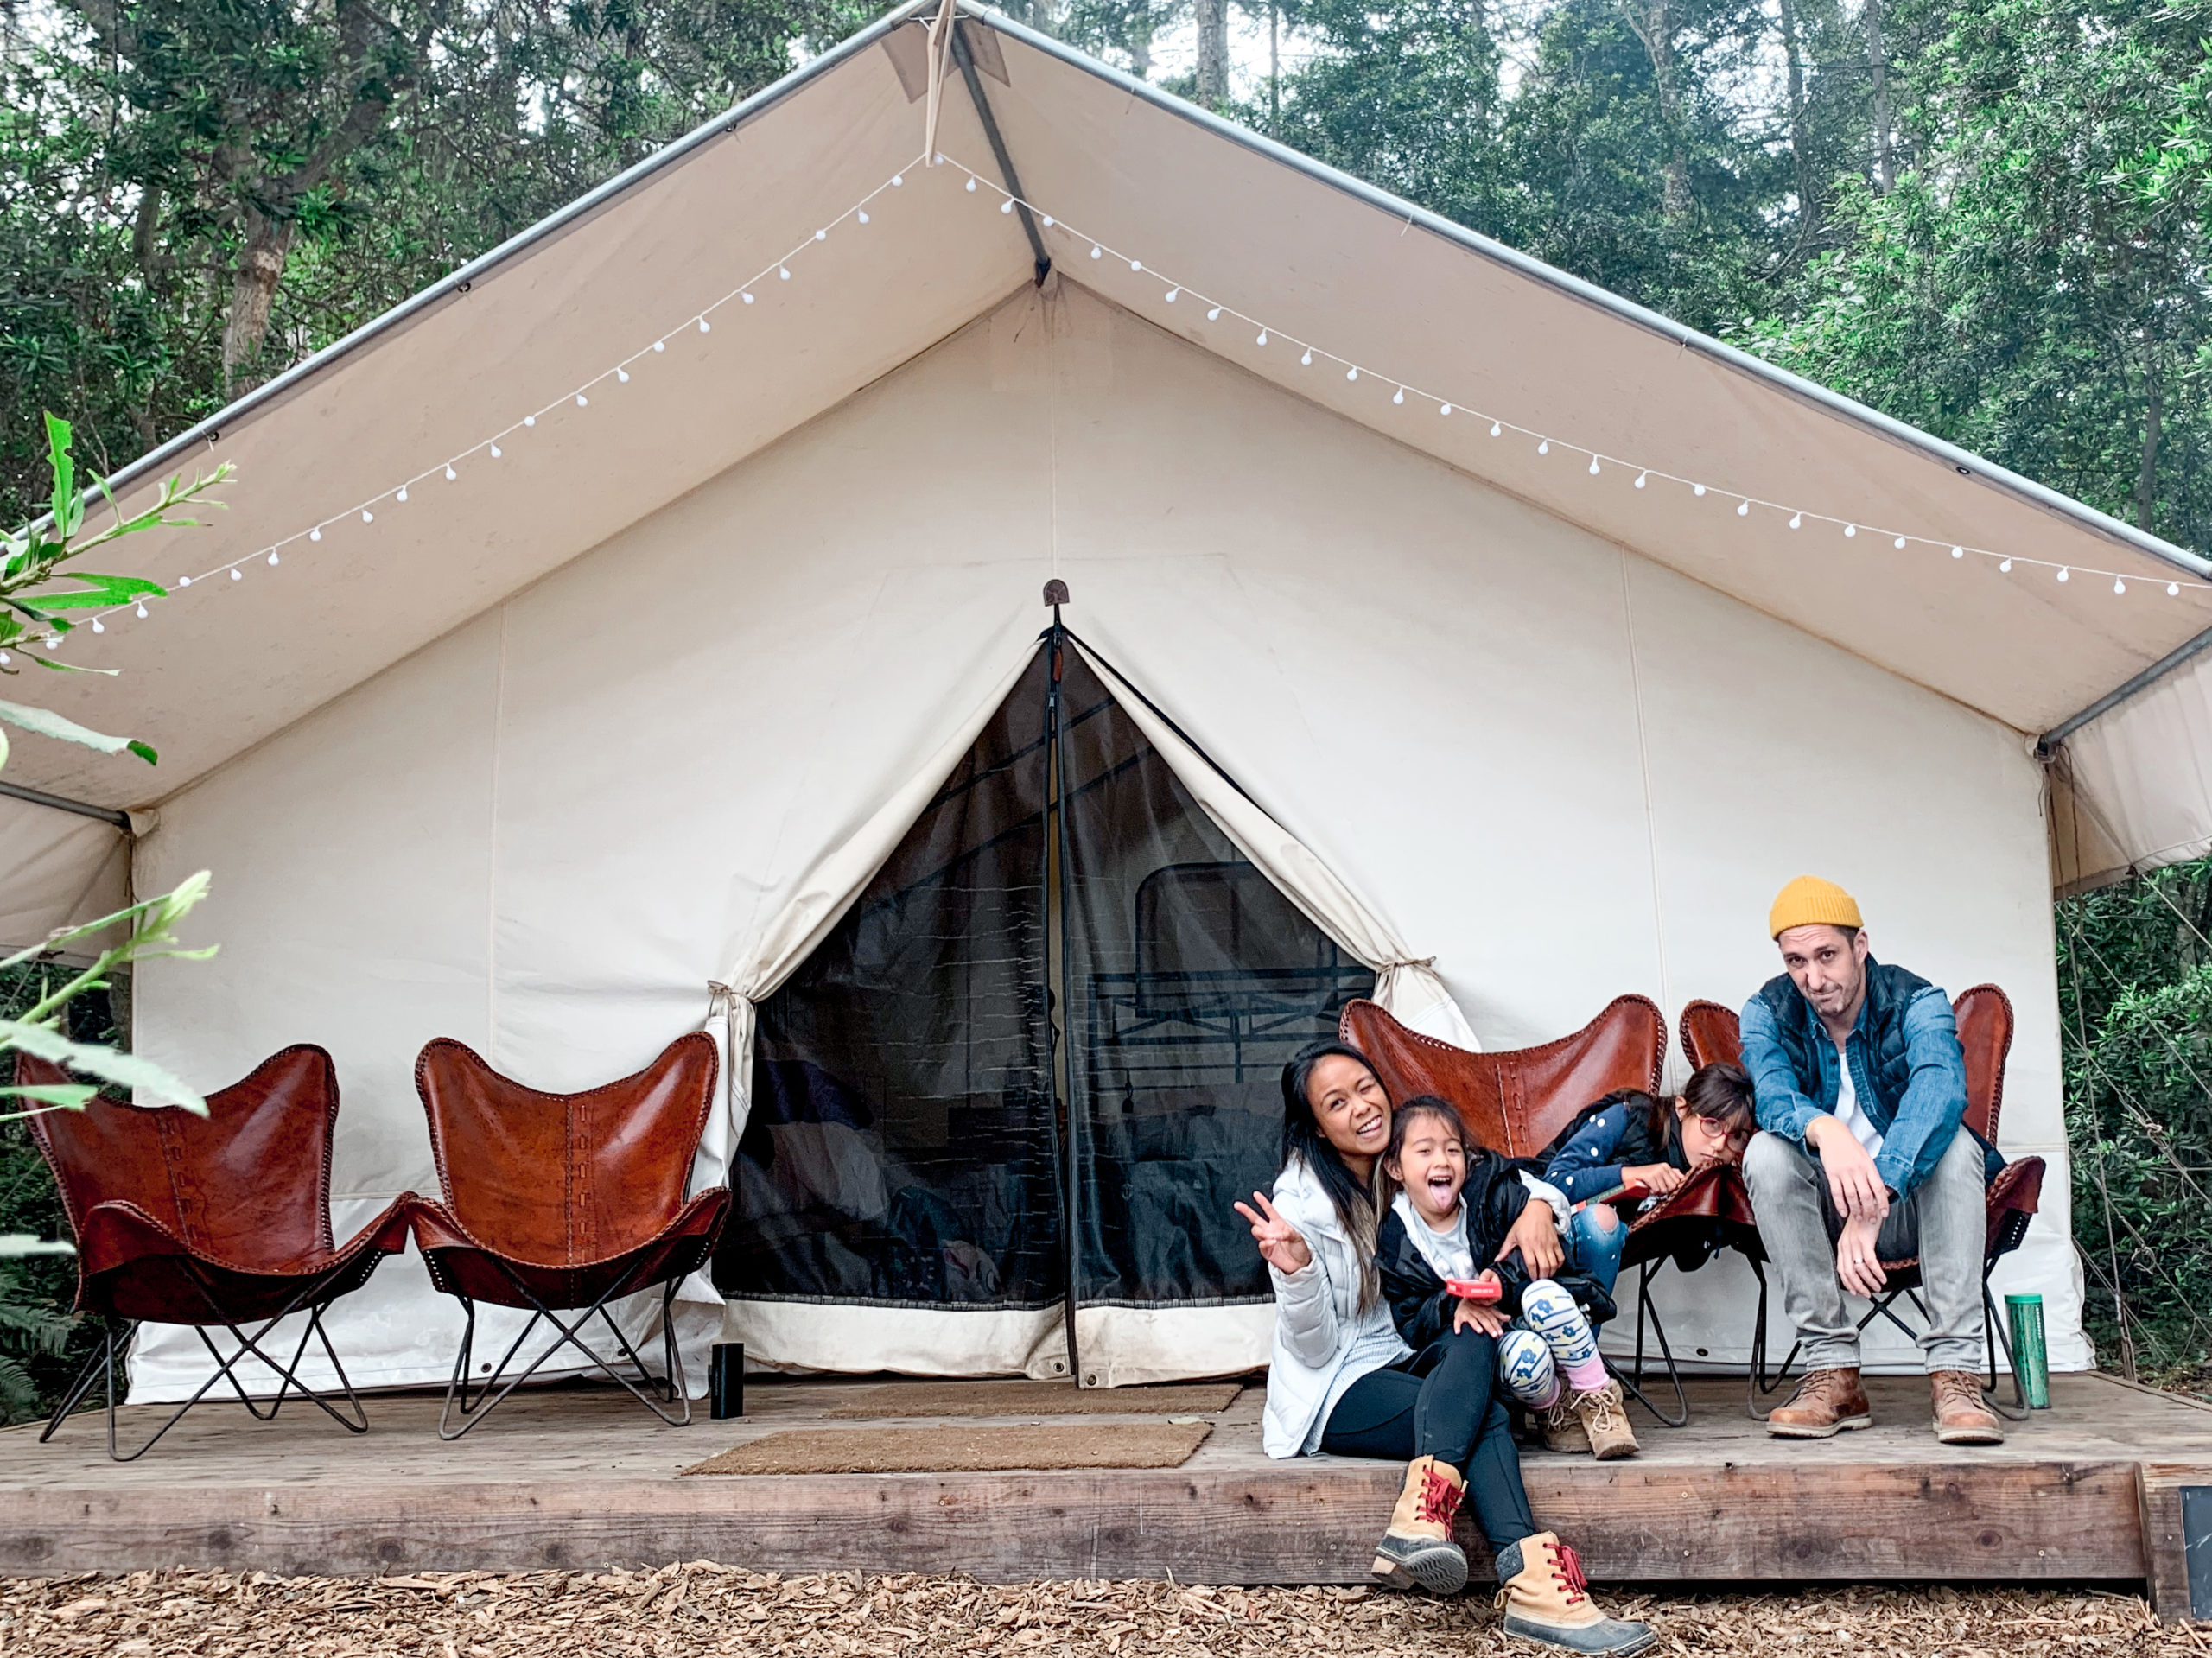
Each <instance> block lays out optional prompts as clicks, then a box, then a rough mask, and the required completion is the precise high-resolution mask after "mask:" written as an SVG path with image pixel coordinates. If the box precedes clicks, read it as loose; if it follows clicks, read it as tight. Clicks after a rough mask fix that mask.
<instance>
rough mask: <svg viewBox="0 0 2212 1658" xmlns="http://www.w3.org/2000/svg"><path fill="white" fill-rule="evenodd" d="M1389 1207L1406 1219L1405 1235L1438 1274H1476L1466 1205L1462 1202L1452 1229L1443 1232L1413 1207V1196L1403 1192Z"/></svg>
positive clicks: (1447, 1277)
mask: <svg viewBox="0 0 2212 1658" xmlns="http://www.w3.org/2000/svg"><path fill="white" fill-rule="evenodd" d="M1390 1207H1391V1208H1393V1209H1395V1210H1397V1211H1398V1218H1399V1219H1400V1220H1401V1221H1402V1222H1404V1223H1405V1228H1406V1236H1408V1237H1410V1238H1411V1239H1412V1240H1413V1241H1414V1248H1416V1249H1418V1250H1420V1251H1421V1255H1422V1258H1423V1259H1424V1260H1426V1261H1427V1262H1428V1264H1429V1267H1430V1269H1431V1270H1432V1271H1433V1272H1434V1273H1435V1274H1436V1275H1437V1276H1438V1277H1439V1278H1445V1279H1451V1278H1459V1279H1468V1278H1472V1277H1473V1276H1474V1275H1475V1252H1474V1248H1473V1246H1472V1245H1471V1244H1470V1243H1469V1242H1467V1205H1466V1204H1465V1203H1462V1204H1460V1205H1459V1210H1458V1211H1457V1212H1456V1213H1455V1214H1454V1215H1453V1217H1452V1228H1451V1230H1449V1231H1447V1232H1440V1231H1438V1230H1437V1229H1435V1228H1434V1227H1433V1226H1431V1225H1430V1224H1429V1223H1428V1222H1427V1219H1426V1218H1424V1217H1423V1216H1422V1214H1421V1210H1417V1209H1415V1208H1414V1200H1413V1198H1412V1197H1410V1196H1409V1195H1408V1194H1407V1193H1405V1192H1400V1193H1399V1194H1398V1195H1397V1196H1396V1197H1395V1198H1393V1199H1392V1200H1391V1203H1390Z"/></svg>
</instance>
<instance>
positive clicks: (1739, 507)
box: [1736, 500, 1751, 518]
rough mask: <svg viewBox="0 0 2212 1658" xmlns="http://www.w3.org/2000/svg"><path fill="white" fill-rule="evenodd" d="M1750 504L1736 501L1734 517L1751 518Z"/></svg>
mask: <svg viewBox="0 0 2212 1658" xmlns="http://www.w3.org/2000/svg"><path fill="white" fill-rule="evenodd" d="M1736 516H1737V517H1738V518H1749V517H1751V503H1750V502H1749V501H1747V500H1745V501H1738V502H1737V503H1736Z"/></svg>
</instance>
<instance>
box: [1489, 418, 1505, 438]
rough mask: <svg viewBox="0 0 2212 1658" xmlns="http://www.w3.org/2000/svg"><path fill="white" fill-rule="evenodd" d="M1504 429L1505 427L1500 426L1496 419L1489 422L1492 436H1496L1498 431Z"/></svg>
mask: <svg viewBox="0 0 2212 1658" xmlns="http://www.w3.org/2000/svg"><path fill="white" fill-rule="evenodd" d="M1504 429H1505V428H1504V427H1503V426H1501V425H1499V424H1498V423H1497V422H1496V421H1492V422H1491V423H1490V435H1491V436H1492V437H1496V436H1497V435H1498V434H1499V433H1501V432H1503V430H1504Z"/></svg>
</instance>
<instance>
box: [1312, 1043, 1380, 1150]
mask: <svg viewBox="0 0 2212 1658" xmlns="http://www.w3.org/2000/svg"><path fill="white" fill-rule="evenodd" d="M1306 1103H1307V1104H1308V1105H1310V1106H1312V1107H1313V1121H1315V1122H1316V1123H1318V1124H1319V1126H1320V1129H1321V1138H1322V1139H1324V1140H1327V1141H1328V1142H1329V1144H1330V1145H1332V1146H1333V1147H1336V1148H1337V1152H1338V1155H1339V1156H1343V1157H1363V1158H1376V1157H1380V1156H1381V1155H1382V1154H1383V1148H1384V1147H1387V1146H1389V1143H1390V1096H1389V1095H1387V1094H1385V1093H1384V1092H1383V1084H1382V1083H1380V1082H1378V1081H1377V1080H1376V1076H1375V1073H1374V1072H1373V1071H1371V1070H1369V1069H1368V1068H1367V1067H1366V1066H1365V1065H1363V1064H1360V1063H1359V1061H1358V1060H1357V1059H1353V1058H1348V1057H1346V1056H1345V1055H1344V1054H1341V1053H1332V1054H1328V1055H1325V1057H1324V1058H1322V1059H1321V1061H1320V1062H1319V1064H1316V1065H1315V1066H1314V1067H1313V1074H1312V1075H1311V1076H1309V1077H1307V1078H1306Z"/></svg>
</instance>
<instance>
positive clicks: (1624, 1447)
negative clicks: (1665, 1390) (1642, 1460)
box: [1569, 1376, 1643, 1462]
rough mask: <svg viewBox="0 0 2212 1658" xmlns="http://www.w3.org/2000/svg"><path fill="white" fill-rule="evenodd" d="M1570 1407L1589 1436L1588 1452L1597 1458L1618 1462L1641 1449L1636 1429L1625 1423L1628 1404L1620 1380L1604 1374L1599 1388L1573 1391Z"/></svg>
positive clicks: (1603, 1460) (1602, 1460)
mask: <svg viewBox="0 0 2212 1658" xmlns="http://www.w3.org/2000/svg"><path fill="white" fill-rule="evenodd" d="M1569 1408H1570V1409H1572V1410H1573V1412H1574V1414H1575V1419H1576V1420H1578V1421H1580V1423H1581V1424H1582V1431H1583V1432H1584V1433H1586V1434H1587V1435H1588V1436H1589V1439H1590V1454H1591V1455H1592V1456H1593V1457H1595V1458H1597V1459H1598V1460H1599V1462H1617V1461H1618V1460H1619V1459H1620V1458H1623V1457H1633V1456H1634V1455H1636V1453H1637V1452H1639V1451H1641V1450H1643V1446H1642V1445H1638V1444H1637V1442H1636V1430H1635V1429H1634V1428H1632V1427H1630V1426H1629V1425H1628V1407H1627V1405H1626V1404H1625V1403H1624V1402H1623V1401H1622V1398H1621V1384H1620V1383H1619V1382H1616V1381H1614V1380H1613V1379H1612V1378H1611V1377H1610V1376H1609V1377H1607V1378H1606V1380H1605V1386H1604V1387H1602V1388H1592V1389H1591V1390H1590V1391H1589V1392H1588V1393H1579V1394H1575V1395H1574V1396H1573V1401H1571V1403H1570V1406H1569Z"/></svg>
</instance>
